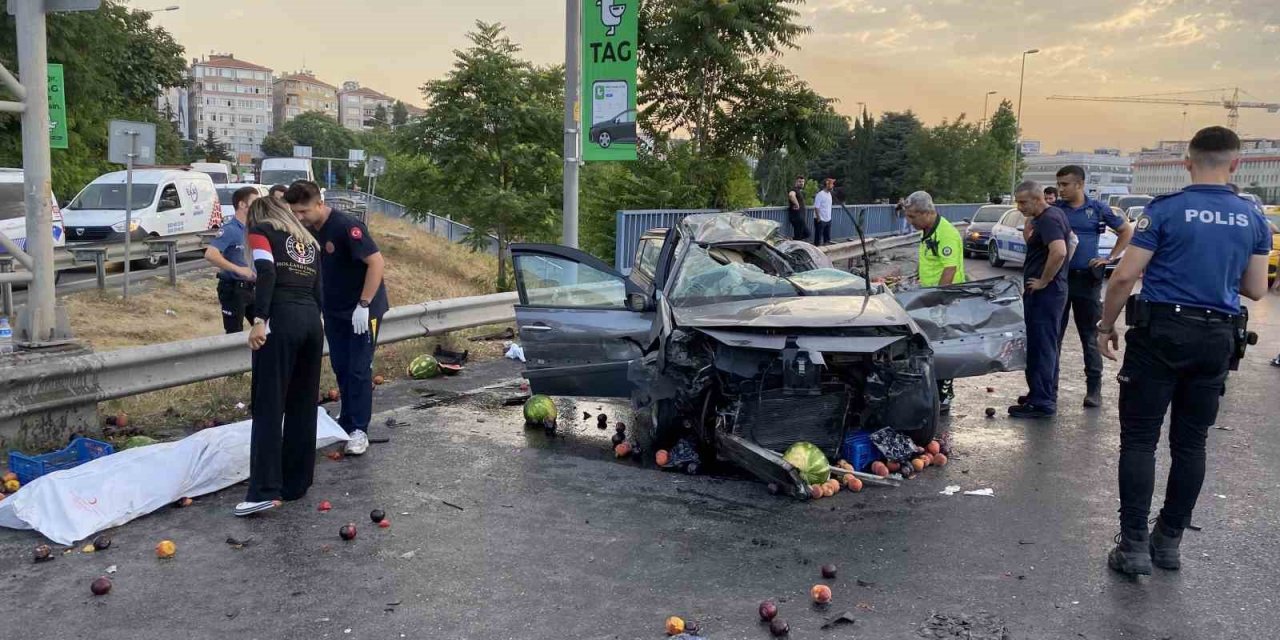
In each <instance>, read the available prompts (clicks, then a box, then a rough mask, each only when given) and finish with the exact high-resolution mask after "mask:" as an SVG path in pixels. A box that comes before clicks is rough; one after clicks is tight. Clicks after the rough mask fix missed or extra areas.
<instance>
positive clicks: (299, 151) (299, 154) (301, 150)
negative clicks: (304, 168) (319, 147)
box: [293, 144, 311, 158]
mask: <svg viewBox="0 0 1280 640" xmlns="http://www.w3.org/2000/svg"><path fill="white" fill-rule="evenodd" d="M293 157H295V158H310V157H311V147H308V146H304V145H300V144H295V145H293Z"/></svg>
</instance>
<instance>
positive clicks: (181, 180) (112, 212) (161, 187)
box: [63, 169, 222, 243]
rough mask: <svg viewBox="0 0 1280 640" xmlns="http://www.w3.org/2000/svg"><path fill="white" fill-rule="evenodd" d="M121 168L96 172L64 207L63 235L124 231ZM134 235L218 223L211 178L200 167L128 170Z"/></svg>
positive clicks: (110, 235)
mask: <svg viewBox="0 0 1280 640" xmlns="http://www.w3.org/2000/svg"><path fill="white" fill-rule="evenodd" d="M124 192H125V172H124V171H116V172H113V173H108V174H105V175H102V176H100V177H98V178H97V179H96V180H94V181H93V182H91V183H90V184H89V186H87V187H85V188H84V190H83V191H81V192H80V194H79V195H77V196H76V197H75V199H74V200H72V201H71V204H69V205H67V208H66V209H65V210H64V211H63V217H64V224H65V225H66V230H67V241H68V242H72V243H77V242H117V241H122V240H124V234H125V206H124V205H125V199H124ZM132 208H133V226H132V228H131V229H129V231H130V232H132V233H133V237H134V238H139V239H140V238H145V237H148V236H153V237H163V236H173V235H179V234H183V233H194V232H198V231H206V230H208V229H214V228H217V227H219V226H221V225H222V206H221V205H220V204H219V203H218V194H217V192H216V191H214V186H213V179H212V178H210V177H209V176H208V175H207V174H204V173H201V172H199V171H187V170H184V169H141V170H135V171H134V172H133V207H132Z"/></svg>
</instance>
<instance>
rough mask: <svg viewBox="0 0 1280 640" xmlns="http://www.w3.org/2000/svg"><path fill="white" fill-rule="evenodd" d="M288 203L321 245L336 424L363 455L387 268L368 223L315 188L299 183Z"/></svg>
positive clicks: (288, 195)
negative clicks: (337, 402) (338, 401)
mask: <svg viewBox="0 0 1280 640" xmlns="http://www.w3.org/2000/svg"><path fill="white" fill-rule="evenodd" d="M284 199H285V202H288V203H289V208H290V209H292V210H293V213H294V215H296V216H298V219H299V220H301V221H302V223H303V224H305V225H306V226H307V227H309V228H310V229H311V230H312V233H314V234H315V236H316V239H317V240H319V242H320V280H321V289H322V291H321V293H322V295H323V297H324V300H323V303H322V308H321V311H322V312H323V314H324V334H325V339H326V340H328V342H329V363H330V364H331V365H332V366H333V373H334V375H335V376H336V377H337V378H338V392H339V393H341V394H342V415H341V417H339V419H338V424H340V425H342V428H343V429H345V430H346V432H347V433H348V434H350V435H351V439H350V440H349V441H348V442H347V447H346V451H347V453H348V454H351V455H361V454H363V453H364V452H365V451H366V450H367V449H368V448H369V436H368V432H369V416H370V415H371V414H372V412H373V350H374V348H375V347H376V346H377V344H378V324H379V323H380V322H381V321H382V316H383V314H385V313H386V312H387V309H388V308H390V305H389V303H388V302H387V289H386V286H385V285H384V284H383V282H382V274H383V271H384V270H385V268H386V263H385V261H384V260H383V258H382V253H381V252H379V251H378V245H377V243H375V242H374V241H373V238H372V237H370V236H369V229H368V228H367V227H365V225H364V223H363V222H360V221H359V220H357V219H356V218H354V217H352V216H350V215H348V214H347V213H344V212H342V211H339V210H337V209H333V208H330V207H329V205H327V204H325V203H324V199H323V198H322V197H321V196H320V187H319V186H318V185H317V184H316V183H314V182H311V181H308V180H299V181H297V182H295V183H293V184H292V185H290V186H289V190H288V191H287V192H285V195H284Z"/></svg>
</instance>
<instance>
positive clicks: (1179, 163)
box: [1133, 138, 1280, 204]
mask: <svg viewBox="0 0 1280 640" xmlns="http://www.w3.org/2000/svg"><path fill="white" fill-rule="evenodd" d="M1240 147H1241V149H1240V166H1239V168H1237V169H1236V172H1235V174H1234V175H1233V176H1232V177H1231V179H1232V180H1233V181H1234V182H1235V183H1236V184H1237V185H1239V186H1240V188H1241V189H1243V190H1245V191H1249V192H1250V193H1255V194H1257V195H1258V196H1259V197H1260V198H1262V200H1263V201H1264V202H1266V203H1268V204H1276V203H1280V140H1274V139H1268V138H1246V139H1244V140H1241V141H1240ZM1186 150H1187V142H1186V141H1185V140H1177V141H1168V140H1166V141H1161V142H1160V144H1159V145H1158V146H1156V147H1155V148H1153V149H1143V151H1142V154H1141V155H1140V156H1139V157H1138V158H1137V159H1136V160H1134V163H1133V189H1134V192H1135V193H1146V194H1151V195H1153V196H1158V195H1162V194H1165V193H1173V192H1175V191H1178V190H1180V189H1182V188H1183V187H1185V186H1187V185H1188V184H1190V183H1191V175H1190V174H1189V173H1187V168H1186V166H1185V165H1184V163H1183V157H1184V156H1185V154H1186Z"/></svg>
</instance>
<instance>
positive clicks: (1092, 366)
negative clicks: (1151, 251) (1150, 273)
mask: <svg viewBox="0 0 1280 640" xmlns="http://www.w3.org/2000/svg"><path fill="white" fill-rule="evenodd" d="M1084 177H1085V174H1084V169H1083V168H1081V167H1079V166H1077V165H1067V166H1065V167H1063V168H1061V169H1058V174H1057V182H1058V189H1059V190H1061V195H1062V197H1060V198H1058V200H1057V205H1055V206H1057V207H1058V208H1059V209H1062V212H1063V213H1065V214H1067V222H1069V223H1070V224H1071V231H1072V232H1074V233H1075V235H1076V238H1078V239H1079V243H1080V244H1079V245H1078V246H1077V247H1076V251H1075V253H1074V254H1072V256H1071V260H1070V262H1069V263H1068V267H1067V307H1066V309H1064V310H1063V312H1062V329H1061V334H1062V337H1063V338H1064V339H1065V337H1066V334H1067V318H1068V316H1075V319H1076V332H1077V333H1079V334H1080V346H1081V348H1082V350H1083V351H1084V379H1085V396H1084V406H1086V407H1099V406H1102V356H1101V355H1100V354H1099V353H1098V336H1097V329H1096V327H1097V326H1098V320H1099V319H1100V318H1101V317H1102V281H1103V280H1104V279H1105V277H1106V273H1107V272H1106V269H1107V263H1108V260H1107V259H1104V258H1100V257H1098V242H1099V240H1100V239H1101V238H1102V235H1103V234H1104V233H1106V230H1107V228H1108V227H1110V228H1111V229H1112V230H1114V231H1115V232H1116V236H1117V237H1116V244H1115V247H1113V248H1112V249H1111V256H1112V259H1115V258H1118V257H1119V256H1120V255H1121V254H1123V253H1124V250H1125V248H1126V247H1128V246H1129V240H1130V239H1131V238H1132V237H1133V227H1132V226H1131V225H1130V224H1129V221H1128V220H1126V219H1125V218H1123V217H1121V216H1118V215H1116V213H1115V212H1114V211H1112V210H1111V207H1109V206H1107V205H1106V204H1104V203H1102V202H1098V201H1097V200H1094V199H1093V198H1090V197H1088V196H1086V195H1085V193H1084ZM1045 191H1046V192H1047V191H1048V189H1045Z"/></svg>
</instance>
